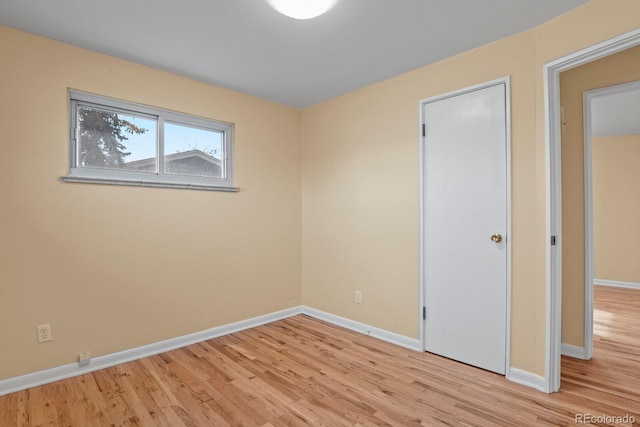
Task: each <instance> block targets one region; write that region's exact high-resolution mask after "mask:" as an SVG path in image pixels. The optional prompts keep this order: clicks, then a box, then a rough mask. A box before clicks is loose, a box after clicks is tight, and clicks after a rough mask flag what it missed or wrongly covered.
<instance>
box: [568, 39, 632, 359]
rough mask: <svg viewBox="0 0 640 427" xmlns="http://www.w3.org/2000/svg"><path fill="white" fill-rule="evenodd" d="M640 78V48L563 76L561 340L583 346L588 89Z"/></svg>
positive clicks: (576, 69)
mask: <svg viewBox="0 0 640 427" xmlns="http://www.w3.org/2000/svg"><path fill="white" fill-rule="evenodd" d="M639 79H640V47H635V48H633V49H629V50H626V51H624V52H620V53H618V54H615V55H611V56H609V57H606V58H603V59H600V60H598V61H594V62H591V63H589V64H585V65H583V66H581V67H577V68H574V69H572V70H569V71H566V72H564V73H562V74H561V75H560V103H561V105H562V107H563V108H564V117H565V123H566V125H565V129H564V132H563V133H562V198H563V200H562V233H563V240H562V245H563V246H562V311H563V314H562V342H564V343H567V344H571V345H575V346H578V347H582V346H583V345H584V118H583V93H584V92H585V91H588V90H592V89H597V88H601V87H606V86H611V85H615V84H620V83H626V82H630V81H634V80H639Z"/></svg>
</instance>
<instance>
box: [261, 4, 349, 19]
mask: <svg viewBox="0 0 640 427" xmlns="http://www.w3.org/2000/svg"><path fill="white" fill-rule="evenodd" d="M267 1H268V2H269V4H270V5H271V7H273V8H274V9H275V10H277V11H278V12H280V13H282V14H283V15H287V16H288V17H290V18H294V19H311V18H315V17H316V16H320V15H322V14H323V13H325V12H326V11H328V10H329V9H331V8H332V7H333V5H334V4H336V2H337V1H338V0H267Z"/></svg>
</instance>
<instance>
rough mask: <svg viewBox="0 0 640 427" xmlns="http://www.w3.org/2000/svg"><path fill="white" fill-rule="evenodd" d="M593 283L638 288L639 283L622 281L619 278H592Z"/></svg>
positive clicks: (639, 287)
mask: <svg viewBox="0 0 640 427" xmlns="http://www.w3.org/2000/svg"><path fill="white" fill-rule="evenodd" d="M593 284H594V285H602V286H615V287H617V288H630V289H640V283H635V282H622V281H620V280H604V279H593Z"/></svg>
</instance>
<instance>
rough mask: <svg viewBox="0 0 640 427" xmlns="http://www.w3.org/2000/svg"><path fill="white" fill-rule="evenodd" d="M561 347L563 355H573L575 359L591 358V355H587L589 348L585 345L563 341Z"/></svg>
mask: <svg viewBox="0 0 640 427" xmlns="http://www.w3.org/2000/svg"><path fill="white" fill-rule="evenodd" d="M561 349H562V355H563V356H568V357H573V358H574V359H582V360H589V357H587V350H586V349H585V348H584V347H578V346H577V345H572V344H565V343H562V346H561Z"/></svg>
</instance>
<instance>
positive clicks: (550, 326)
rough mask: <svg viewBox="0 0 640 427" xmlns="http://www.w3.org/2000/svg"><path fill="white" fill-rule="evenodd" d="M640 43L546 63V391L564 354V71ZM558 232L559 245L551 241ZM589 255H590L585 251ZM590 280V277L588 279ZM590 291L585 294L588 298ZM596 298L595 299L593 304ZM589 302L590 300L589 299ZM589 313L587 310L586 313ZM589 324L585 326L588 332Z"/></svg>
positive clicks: (601, 47) (605, 46)
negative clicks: (562, 108) (552, 243)
mask: <svg viewBox="0 0 640 427" xmlns="http://www.w3.org/2000/svg"><path fill="white" fill-rule="evenodd" d="M638 45H640V29H638V30H634V31H631V32H628V33H626V34H623V35H621V36H618V37H615V38H612V39H609V40H606V41H604V42H602V43H598V44H596V45H594V46H591V47H588V48H585V49H582V50H580V51H578V52H574V53H571V54H569V55H566V56H563V57H561V58H558V59H556V60H553V61H550V62H548V63H546V64H545V65H544V67H543V72H544V98H545V99H544V104H545V125H546V129H545V134H546V138H545V139H546V152H547V155H546V194H547V200H546V202H547V218H546V230H547V235H546V239H547V245H548V246H547V255H546V263H547V266H546V271H547V280H546V281H547V301H546V303H547V311H546V319H547V322H546V323H547V325H546V352H545V353H546V357H545V359H546V360H545V362H546V367H545V391H546V392H547V393H553V392H556V391H558V390H559V389H560V362H561V358H560V354H561V345H562V169H561V154H562V151H561V146H560V141H561V126H562V124H561V119H560V73H561V72H563V71H566V70H569V69H571V68H575V67H578V66H580V65H583V64H586V63H589V62H592V61H595V60H597V59H600V58H604V57H605V56H609V55H613V54H615V53H618V52H621V51H623V50H626V49H629V48H632V47H634V46H638ZM552 236H555V239H556V245H555V246H552V245H551V239H552ZM585 256H586V255H585ZM585 281H586V280H585ZM586 297H587V295H586V294H585V300H586V299H587V298H586ZM592 304H593V300H592V301H591V305H592ZM585 306H586V302H585ZM585 314H586V313H585ZM586 329H587V327H586V326H585V333H586Z"/></svg>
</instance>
